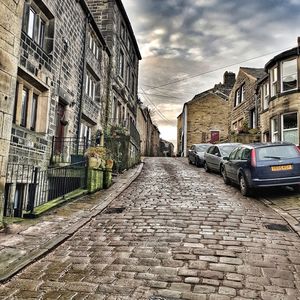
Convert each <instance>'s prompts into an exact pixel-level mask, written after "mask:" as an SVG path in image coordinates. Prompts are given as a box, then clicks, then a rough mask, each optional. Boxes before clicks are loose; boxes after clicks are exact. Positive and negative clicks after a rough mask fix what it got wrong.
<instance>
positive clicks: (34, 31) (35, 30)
mask: <svg viewBox="0 0 300 300" xmlns="http://www.w3.org/2000/svg"><path fill="white" fill-rule="evenodd" d="M23 26H24V27H23V30H24V31H25V32H26V33H27V35H28V36H29V37H30V38H31V39H33V40H34V41H35V42H36V43H37V44H38V45H39V46H40V47H41V48H43V47H44V40H45V28H46V21H45V20H43V19H42V17H41V16H40V15H39V14H38V13H37V11H36V10H34V9H33V8H32V7H27V6H25V15H24V25H23Z"/></svg>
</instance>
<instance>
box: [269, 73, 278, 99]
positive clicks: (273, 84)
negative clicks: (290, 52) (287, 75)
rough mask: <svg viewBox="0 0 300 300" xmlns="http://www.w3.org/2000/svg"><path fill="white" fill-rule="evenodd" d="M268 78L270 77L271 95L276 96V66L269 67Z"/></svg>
mask: <svg viewBox="0 0 300 300" xmlns="http://www.w3.org/2000/svg"><path fill="white" fill-rule="evenodd" d="M270 73H271V74H270V75H271V76H270V79H271V83H270V84H271V97H274V96H276V94H277V88H276V85H277V68H273V69H271V71H270Z"/></svg>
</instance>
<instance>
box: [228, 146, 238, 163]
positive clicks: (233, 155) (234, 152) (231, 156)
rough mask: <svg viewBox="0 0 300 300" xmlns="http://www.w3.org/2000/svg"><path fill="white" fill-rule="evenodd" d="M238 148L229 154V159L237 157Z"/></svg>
mask: <svg viewBox="0 0 300 300" xmlns="http://www.w3.org/2000/svg"><path fill="white" fill-rule="evenodd" d="M238 150H239V148H236V149H234V150H233V151H232V152H231V153H230V154H229V160H233V159H234V158H235V154H236V153H237V151H238Z"/></svg>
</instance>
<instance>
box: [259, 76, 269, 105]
mask: <svg viewBox="0 0 300 300" xmlns="http://www.w3.org/2000/svg"><path fill="white" fill-rule="evenodd" d="M261 99H262V107H263V110H266V109H268V108H269V83H268V82H267V83H265V84H263V85H262V87H261Z"/></svg>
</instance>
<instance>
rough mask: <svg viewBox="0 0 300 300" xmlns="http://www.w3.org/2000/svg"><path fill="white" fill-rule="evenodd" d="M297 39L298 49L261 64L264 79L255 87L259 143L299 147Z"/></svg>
mask: <svg viewBox="0 0 300 300" xmlns="http://www.w3.org/2000/svg"><path fill="white" fill-rule="evenodd" d="M299 49H300V39H299V38H298V47H294V48H292V49H290V50H287V51H285V52H282V53H280V54H278V55H276V56H275V57H273V58H272V59H271V60H270V61H269V62H267V63H266V65H265V71H266V73H267V76H266V77H265V78H264V80H262V81H261V82H260V83H259V85H258V88H257V96H258V99H259V100H260V103H261V111H260V119H261V134H262V141H264V142H276V141H284V142H291V143H294V144H296V145H299V132H300V128H299V126H300V125H299V124H300V122H299V115H300V92H299V89H300V85H299V80H300V67H299V66H300V54H299V53H300V51H299Z"/></svg>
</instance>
